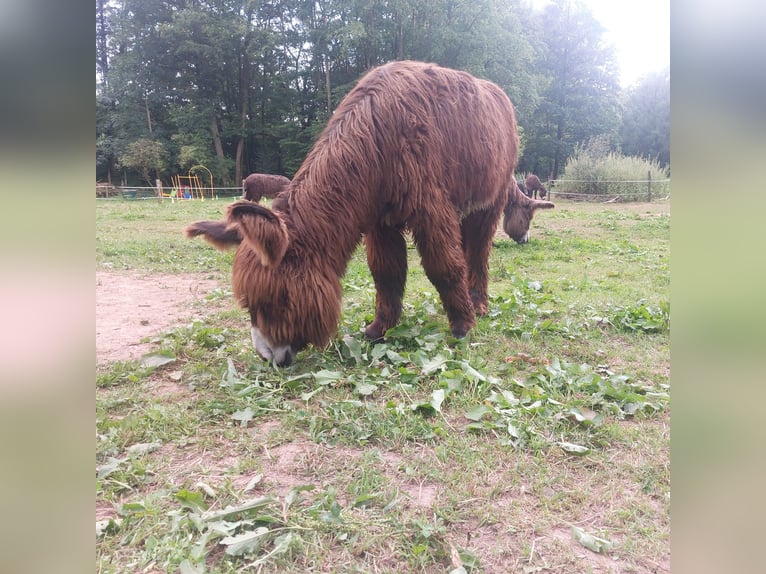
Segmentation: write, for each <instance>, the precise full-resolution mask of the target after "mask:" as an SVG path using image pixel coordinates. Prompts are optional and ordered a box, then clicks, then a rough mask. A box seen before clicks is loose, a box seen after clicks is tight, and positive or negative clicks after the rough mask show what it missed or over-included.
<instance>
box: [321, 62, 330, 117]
mask: <svg viewBox="0 0 766 574" xmlns="http://www.w3.org/2000/svg"><path fill="white" fill-rule="evenodd" d="M323 59H324V81H325V93H326V95H327V117H328V118H329V117H330V114H331V113H332V88H331V85H330V59H329V58H328V57H327V54H325V55H324V58H323Z"/></svg>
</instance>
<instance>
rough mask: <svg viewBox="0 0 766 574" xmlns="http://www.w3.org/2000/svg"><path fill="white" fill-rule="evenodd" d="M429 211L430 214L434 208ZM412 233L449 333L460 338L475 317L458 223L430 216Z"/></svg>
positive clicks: (454, 220)
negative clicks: (442, 309)
mask: <svg viewBox="0 0 766 574" xmlns="http://www.w3.org/2000/svg"><path fill="white" fill-rule="evenodd" d="M429 213H431V215H432V216H433V214H434V213H435V211H431V212H429ZM412 234H413V237H414V239H415V244H416V245H417V247H418V251H419V252H420V257H421V262H422V263H423V269H425V271H426V276H427V277H428V280H429V281H430V282H431V283H433V285H434V287H436V290H437V291H438V292H439V296H440V297H441V300H442V305H444V310H445V311H446V312H447V317H448V318H449V324H450V329H451V330H452V334H453V335H454V336H455V337H458V338H460V337H464V336H465V335H466V333H468V331H469V330H470V329H471V328H472V327H473V326H474V325H475V324H476V317H475V316H474V310H473V304H472V303H471V298H470V296H469V295H468V282H467V271H466V264H465V257H464V256H463V252H462V249H461V247H460V225H459V223H458V222H457V220H456V218H455V219H453V218H452V217H442V218H438V217H435V216H434V217H431V218H430V220H429V223H428V224H427V225H425V226H419V227H417V228H413V230H412Z"/></svg>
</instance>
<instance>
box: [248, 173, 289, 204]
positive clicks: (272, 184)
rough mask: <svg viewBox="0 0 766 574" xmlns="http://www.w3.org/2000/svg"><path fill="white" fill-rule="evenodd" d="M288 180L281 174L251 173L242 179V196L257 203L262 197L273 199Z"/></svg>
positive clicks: (285, 185)
mask: <svg viewBox="0 0 766 574" xmlns="http://www.w3.org/2000/svg"><path fill="white" fill-rule="evenodd" d="M289 183H290V180H289V179H288V178H286V177H285V176H283V175H272V174H270V173H251V174H250V175H248V176H247V177H246V178H245V179H243V180H242V197H243V198H245V199H249V200H250V201H254V202H255V203H258V202H259V201H261V198H262V197H268V198H269V199H274V198H275V197H276V196H277V195H279V193H280V192H281V191H282V190H284V189H285V188H286V187H287V185H288V184H289Z"/></svg>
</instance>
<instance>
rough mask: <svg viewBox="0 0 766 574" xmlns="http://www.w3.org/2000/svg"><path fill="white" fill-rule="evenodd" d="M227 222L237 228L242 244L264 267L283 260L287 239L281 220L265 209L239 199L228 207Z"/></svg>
mask: <svg viewBox="0 0 766 574" xmlns="http://www.w3.org/2000/svg"><path fill="white" fill-rule="evenodd" d="M227 220H228V222H229V225H230V226H236V227H237V228H238V229H239V233H240V235H241V236H242V239H243V240H244V242H245V243H247V245H248V246H249V247H250V248H251V249H252V250H253V251H255V252H256V253H258V255H260V256H261V263H262V264H263V266H264V267H276V266H277V265H279V263H280V262H281V261H282V257H284V255H285V252H286V251H287V245H288V243H289V238H288V236H287V227H286V226H285V223H284V221H282V218H281V217H280V216H279V215H278V214H277V213H275V212H273V211H271V210H270V209H268V208H267V207H264V206H262V205H258V204H257V203H253V202H252V201H247V200H240V201H235V202H234V203H232V204H231V205H229V208H228V212H227Z"/></svg>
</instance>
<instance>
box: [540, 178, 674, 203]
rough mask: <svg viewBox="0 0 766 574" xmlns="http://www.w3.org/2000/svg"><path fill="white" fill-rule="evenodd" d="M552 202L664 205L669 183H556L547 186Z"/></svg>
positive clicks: (647, 180)
mask: <svg viewBox="0 0 766 574" xmlns="http://www.w3.org/2000/svg"><path fill="white" fill-rule="evenodd" d="M547 187H548V192H549V196H550V197H551V199H552V198H553V197H558V198H559V199H571V200H573V201H593V202H599V203H614V202H619V201H623V202H636V201H647V202H652V201H664V200H667V199H668V198H669V197H670V179H661V180H652V179H612V180H582V179H556V180H549V181H548V182H547Z"/></svg>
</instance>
